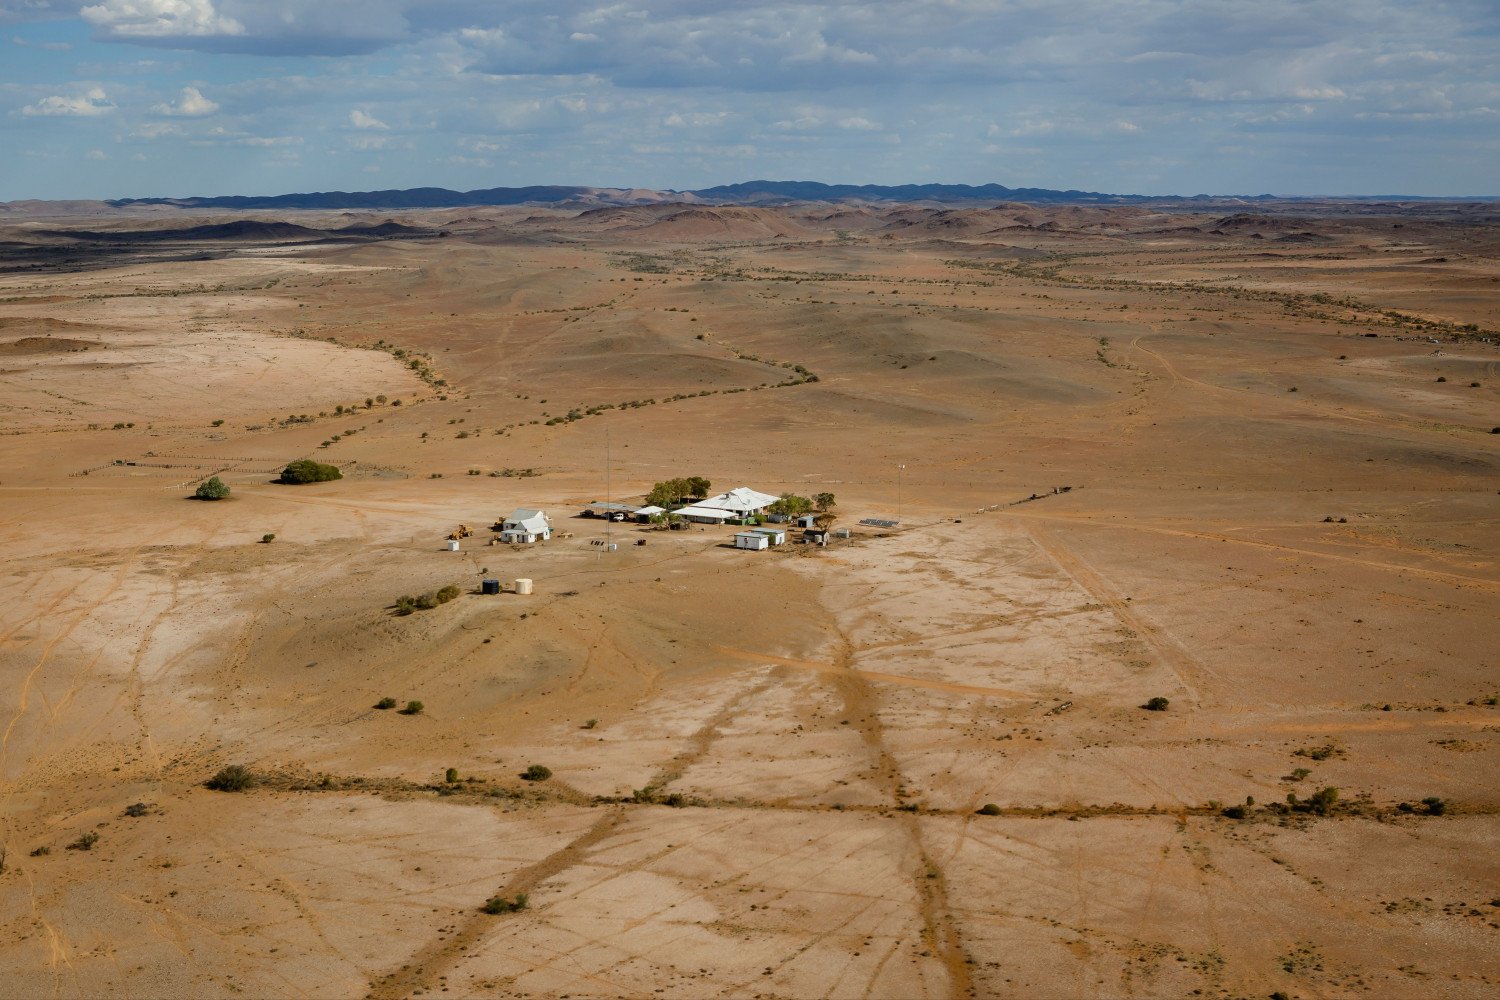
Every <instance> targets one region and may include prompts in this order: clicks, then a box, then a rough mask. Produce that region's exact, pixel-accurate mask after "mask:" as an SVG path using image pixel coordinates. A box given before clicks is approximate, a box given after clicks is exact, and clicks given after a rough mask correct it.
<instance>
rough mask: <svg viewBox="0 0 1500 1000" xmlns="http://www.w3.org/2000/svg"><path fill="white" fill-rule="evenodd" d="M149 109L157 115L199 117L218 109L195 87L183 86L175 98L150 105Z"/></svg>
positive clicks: (216, 105) (217, 106)
mask: <svg viewBox="0 0 1500 1000" xmlns="http://www.w3.org/2000/svg"><path fill="white" fill-rule="evenodd" d="M151 110H152V111H153V112H155V113H156V114H159V115H171V116H172V117H175V118H201V117H203V116H204V115H211V114H213V113H214V112H215V111H218V110H219V105H218V104H216V103H215V102H213V101H210V100H209V99H208V98H206V97H204V96H203V93H202V92H201V91H200V90H199V89H198V88H197V87H183V88H182V93H181V94H179V95H178V97H177V100H175V101H168V102H166V103H164V104H156V105H152V107H151Z"/></svg>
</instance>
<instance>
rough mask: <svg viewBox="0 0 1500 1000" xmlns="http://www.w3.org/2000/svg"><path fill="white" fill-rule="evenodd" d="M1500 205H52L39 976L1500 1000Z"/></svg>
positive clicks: (0, 768) (25, 746)
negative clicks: (506, 528)
mask: <svg viewBox="0 0 1500 1000" xmlns="http://www.w3.org/2000/svg"><path fill="white" fill-rule="evenodd" d="M388 220H389V221H391V223H392V224H391V225H382V224H383V223H385V222H387V221H388ZM1497 222H1500V215H1497V214H1496V212H1495V210H1494V207H1493V206H1485V205H1442V204H1422V203H1418V204H1411V205H1370V204H1360V205H1350V204H1336V203H1329V204H1322V205H1317V204H1278V205H1272V206H1257V207H1253V208H1243V209H1234V208H1223V207H1219V208H1211V209H1210V208H1204V209H1200V210H1193V211H1189V210H1187V209H1184V208H1176V209H1173V210H1171V211H1168V210H1166V209H1158V208H1151V207H1124V208H1122V207H1036V206H1024V205H999V206H995V205H984V206H960V207H953V206H948V207H942V206H931V205H909V206H890V205H887V206H842V205H794V206H786V207H778V208H741V207H711V206H688V205H680V204H646V205H640V206H633V207H624V208H603V209H597V210H589V211H581V210H578V209H574V210H565V209H562V208H539V209H529V208H523V209H474V210H464V211H444V212H409V213H385V214H379V215H375V214H359V215H352V214H351V215H342V214H335V213H309V212H303V213H282V214H280V215H275V216H272V215H268V214H265V213H258V214H251V215H246V216H234V217H232V216H226V215H212V216H210V215H206V214H191V213H186V212H165V211H163V212H157V213H149V212H142V213H138V214H133V215H132V214H126V213H121V212H113V213H111V212H105V213H100V214H94V215H82V214H80V215H73V216H67V217H53V218H49V217H46V216H45V214H44V213H43V212H41V211H40V210H37V209H32V210H30V214H27V215H22V214H12V215H10V216H0V242H3V244H4V246H3V257H0V264H3V265H4V267H3V269H0V435H3V436H0V447H3V449H4V452H3V458H4V460H3V464H0V532H3V539H4V546H3V548H0V678H3V683H0V726H3V744H0V796H3V819H4V828H3V838H4V844H3V846H4V869H3V872H0V928H3V934H0V969H3V971H4V979H5V986H4V988H3V992H4V993H5V994H6V995H8V996H18V997H20V996H24V997H65V996H147V995H149V996H160V997H203V996H211V997H217V996H225V997H227V996H250V997H258V996H316V997H364V996H373V997H379V998H394V997H404V996H414V995H422V996H436V995H441V994H444V993H446V994H449V995H454V996H494V997H506V996H526V997H532V996H535V997H562V996H568V997H590V996H594V997H617V996H620V997H623V996H629V997H685V998H692V997H709V996H725V997H728V996H757V997H825V996H826V997H968V996H984V997H989V996H1018V997H1021V996H1024V997H1046V996H1050V997H1117V996H1142V997H1149V996H1164V997H1179V996H1186V995H1201V996H1236V997H1238V996H1261V997H1264V996H1269V995H1271V994H1273V993H1277V992H1280V993H1284V994H1285V995H1286V996H1288V997H1336V996H1397V997H1481V996H1493V995H1494V994H1495V991H1496V990H1497V988H1500V778H1497V775H1500V752H1497V745H1500V743H1497V734H1500V708H1497V707H1496V705H1495V704H1494V703H1495V700H1496V699H1495V696H1496V694H1497V693H1500V676H1497V666H1500V663H1497V660H1500V639H1497V637H1496V622H1497V620H1500V564H1497V559H1496V556H1497V552H1500V433H1493V432H1492V428H1496V427H1497V425H1500V334H1496V333H1495V332H1494V331H1495V330H1496V329H1497V328H1500V226H1497ZM371 227H375V228H371ZM143 234H144V235H143ZM397 401H399V404H398V402H397ZM304 416H305V418H306V419H304ZM304 456H310V457H313V458H315V459H317V460H319V461H322V462H330V463H333V464H336V465H338V466H339V467H340V468H341V469H342V470H343V473H344V478H343V479H342V480H339V481H337V482H330V483H321V484H315V485H304V486H288V485H279V484H277V483H274V482H273V481H272V480H273V479H274V478H275V477H276V475H277V473H278V471H279V470H280V469H281V467H282V466H283V465H285V464H286V463H287V462H288V461H289V460H292V459H295V458H300V457H304ZM215 474H217V475H219V476H220V477H221V478H222V479H223V480H224V481H225V482H226V483H227V484H228V485H229V486H230V487H231V490H232V494H231V496H230V498H229V499H226V500H223V501H219V502H197V501H192V500H189V499H187V498H188V497H189V496H190V495H191V494H192V493H193V490H194V488H195V486H196V485H197V484H198V483H199V482H201V481H202V480H204V479H205V478H207V477H209V476H211V475H215ZM689 475H701V476H704V477H707V478H708V479H710V480H711V481H712V482H713V484H714V487H715V489H728V488H731V487H735V486H741V485H746V486H750V487H753V488H755V489H758V490H762V491H765V492H769V493H778V494H779V493H784V492H795V493H799V494H807V495H811V494H813V493H817V492H831V493H833V494H834V495H835V496H836V497H837V508H836V510H837V513H838V514H839V520H838V521H837V522H836V523H837V525H839V526H847V527H850V528H852V529H853V537H852V538H850V539H848V540H844V539H835V541H834V543H833V544H831V545H829V546H828V547H827V548H816V547H812V546H804V545H796V544H788V545H786V546H784V547H780V548H776V549H772V550H769V551H764V552H747V551H738V550H735V549H733V548H732V547H728V546H727V545H726V542H727V541H728V540H729V538H730V535H731V534H732V529H728V528H708V529H706V530H699V529H698V528H696V527H695V528H694V529H693V530H690V531H670V532H669V531H656V530H649V529H647V528H644V527H641V526H636V525H614V526H613V527H612V528H611V529H610V530H611V531H612V539H613V540H614V541H615V542H617V543H619V548H618V550H617V551H614V552H606V551H603V550H601V549H600V548H599V547H598V546H594V545H591V544H590V542H591V541H594V540H597V539H600V538H602V537H603V535H604V532H605V530H606V529H605V527H604V525H603V523H602V522H600V521H598V520H595V519H579V518H577V517H576V516H575V515H576V514H577V513H578V511H580V510H581V509H582V507H583V505H584V504H586V503H588V502H590V501H594V500H602V499H605V498H606V496H608V497H611V498H614V499H639V498H640V497H641V496H642V495H643V494H644V493H645V492H646V491H647V490H648V489H649V488H650V487H651V485H652V484H653V483H654V482H656V481H658V480H663V479H667V478H670V477H674V476H689ZM1063 487H1068V489H1066V490H1063V489H1062V488H1063ZM1054 491H1056V492H1054ZM1033 497H1035V499H1032V498H1033ZM521 506H527V507H540V508H543V509H545V510H547V511H548V512H549V513H550V514H551V515H552V518H553V520H554V524H555V527H556V528H558V529H560V531H562V532H567V533H570V535H571V537H557V538H554V539H552V540H551V541H549V542H546V543H544V544H539V545H537V546H534V547H525V548H523V547H511V546H490V545H486V544H484V542H485V540H486V539H487V538H488V536H489V532H488V531H485V530H480V531H479V532H478V533H477V534H476V536H475V537H474V538H470V539H466V540H465V541H464V543H463V550H462V551H460V552H456V553H455V552H449V551H446V548H445V545H444V539H445V537H446V535H447V534H448V533H449V532H451V531H453V530H454V528H455V527H456V526H457V525H458V524H460V523H467V524H470V525H473V526H476V527H481V528H482V527H487V526H488V525H490V524H491V523H493V522H494V521H495V520H496V518H498V517H501V516H503V515H505V514H507V513H509V512H510V511H511V510H512V509H514V508H516V507H521ZM867 518H874V519H885V520H896V519H898V518H899V520H900V522H901V523H900V527H898V528H895V529H884V528H880V527H871V526H867V525H860V524H859V522H860V521H861V520H862V519H867ZM268 534H272V535H274V539H273V540H271V541H269V542H263V541H262V538H263V536H265V535H268ZM638 540H644V541H645V542H646V544H644V545H637V544H635V543H636V542H637V541H638ZM484 577H496V578H499V579H502V580H505V581H507V582H508V581H510V580H512V579H514V578H521V577H525V578H530V579H533V580H534V581H535V586H536V591H535V593H534V594H532V595H530V596H518V595H515V594H510V593H506V594H501V595H498V596H487V595H481V594H479V593H477V590H478V584H479V582H480V580H481V579H482V578H484ZM448 584H453V585H456V586H458V587H460V588H461V590H462V591H463V593H462V594H461V596H460V597H458V598H457V599H456V600H453V601H451V602H449V603H447V604H444V605H441V606H439V607H436V608H432V609H430V610H424V611H418V612H417V613H415V614H412V615H407V616H401V615H397V614H395V613H394V612H393V610H392V606H393V603H394V602H395V601H396V599H397V598H398V597H400V596H401V595H404V594H418V593H422V592H426V591H432V590H435V589H436V588H439V587H442V586H444V585H448ZM387 697H388V698H394V699H396V700H397V701H398V703H400V704H405V703H406V702H407V701H408V700H420V701H421V702H422V703H423V704H424V706H425V709H424V711H422V712H421V713H420V714H415V715H403V714H399V713H397V712H394V711H382V710H378V709H376V708H375V707H373V706H374V705H375V704H376V702H377V701H378V700H380V699H381V698H387ZM1158 697H1159V698H1165V699H1167V700H1168V702H1169V706H1168V708H1167V710H1166V711H1146V710H1144V709H1143V708H1142V707H1141V706H1142V705H1143V704H1144V703H1145V702H1147V701H1148V700H1149V699H1152V698H1158ZM231 764H242V765H244V766H246V767H248V768H250V769H251V770H252V771H253V772H254V773H255V774H256V775H257V776H258V779H259V781H258V783H257V785H256V786H255V787H253V788H251V789H250V790H248V791H245V792H241V793H229V792H221V791H212V790H209V789H208V788H206V787H204V782H205V781H206V780H207V779H208V778H210V777H211V776H212V775H214V774H215V773H216V772H217V771H218V770H219V769H220V768H223V767H225V766H226V765H231ZM533 764H540V765H545V766H546V767H547V768H550V770H551V771H552V777H551V778H550V779H548V780H546V781H535V782H528V781H524V780H522V779H521V777H520V775H521V773H522V772H523V771H524V770H525V769H526V768H527V767H528V766H530V765H533ZM450 768H452V769H455V770H456V772H457V775H456V777H457V780H456V781H450V780H448V779H447V778H446V777H445V774H446V772H447V771H448V769H450ZM1326 788H1336V789H1337V790H1338V795H1337V799H1336V800H1335V801H1331V800H1330V799H1329V797H1328V796H1327V795H1326V794H1325V796H1324V797H1323V798H1321V799H1319V798H1317V797H1316V796H1315V793H1317V792H1318V791H1319V790H1320V789H1326ZM1288 795H1292V796H1296V797H1297V805H1296V806H1295V807H1294V806H1292V805H1289V804H1288ZM1247 799H1253V803H1247ZM1309 799H1313V800H1314V801H1315V802H1316V803H1317V804H1316V806H1315V807H1309V806H1308V805H1307V804H1306V803H1307V801H1308V800H1309ZM1424 800H1425V801H1424ZM991 804H992V805H994V806H996V807H998V808H997V809H986V810H984V812H985V813H989V814H984V813H981V809H983V807H985V806H987V805H991ZM1226 810H1227V811H1228V814H1226ZM89 834H93V835H95V836H94V837H93V838H90V837H87V836H86V835H89ZM85 842H88V846H87V849H85V848H84V846H83V845H84V843H85ZM70 845H74V846H71V847H70ZM520 893H524V894H526V896H527V906H526V908H525V909H523V910H520V911H518V912H513V913H501V914H491V913H486V912H482V909H481V908H482V907H483V905H484V904H485V902H486V900H489V899H490V898H492V897H496V896H503V897H506V898H514V897H515V896H516V895H517V894H520Z"/></svg>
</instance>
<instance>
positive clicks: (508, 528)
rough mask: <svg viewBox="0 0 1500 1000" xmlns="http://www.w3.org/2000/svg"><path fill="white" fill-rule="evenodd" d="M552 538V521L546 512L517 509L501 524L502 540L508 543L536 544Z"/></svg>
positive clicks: (524, 508) (526, 508)
mask: <svg viewBox="0 0 1500 1000" xmlns="http://www.w3.org/2000/svg"><path fill="white" fill-rule="evenodd" d="M551 537H552V520H551V519H550V518H548V517H547V513H546V511H540V510H533V509H532V508H530V507H517V508H516V509H515V510H514V511H512V512H511V515H510V517H507V518H506V519H505V520H504V521H502V522H501V524H500V538H501V540H502V541H506V542H534V541H536V540H537V539H538V538H542V539H546V538H551Z"/></svg>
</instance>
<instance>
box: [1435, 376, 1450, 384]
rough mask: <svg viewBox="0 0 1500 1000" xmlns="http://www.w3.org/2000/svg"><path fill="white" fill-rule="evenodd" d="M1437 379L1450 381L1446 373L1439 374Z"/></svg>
mask: <svg viewBox="0 0 1500 1000" xmlns="http://www.w3.org/2000/svg"><path fill="white" fill-rule="evenodd" d="M1437 380H1438V381H1439V382H1446V381H1448V377H1447V376H1446V375H1439V376H1438V378H1437Z"/></svg>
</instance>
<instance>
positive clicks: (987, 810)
mask: <svg viewBox="0 0 1500 1000" xmlns="http://www.w3.org/2000/svg"><path fill="white" fill-rule="evenodd" d="M979 815H981V816H999V815H1000V807H999V806H997V805H995V803H993V802H986V803H985V804H984V805H982V806H980V807H979Z"/></svg>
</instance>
